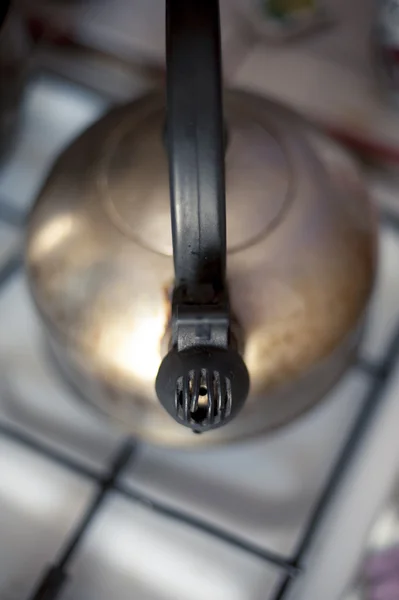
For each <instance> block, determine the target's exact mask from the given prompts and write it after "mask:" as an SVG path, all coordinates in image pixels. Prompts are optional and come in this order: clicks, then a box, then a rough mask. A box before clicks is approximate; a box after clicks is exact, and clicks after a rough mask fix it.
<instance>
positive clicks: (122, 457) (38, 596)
mask: <svg viewBox="0 0 399 600" xmlns="http://www.w3.org/2000/svg"><path fill="white" fill-rule="evenodd" d="M136 449H137V444H136V443H135V442H134V441H133V440H131V439H129V440H127V441H126V442H124V443H123V444H122V446H121V447H120V448H119V450H118V452H117V454H116V456H115V459H114V460H113V461H112V463H111V466H110V468H109V470H108V473H107V475H106V476H105V477H104V478H103V479H102V480H101V481H100V482H99V487H98V490H97V492H96V494H95V496H94V498H93V500H92V502H91V504H90V505H89V507H88V509H87V510H86V512H85V513H84V515H83V517H82V519H81V520H80V522H79V523H78V525H77V527H76V528H75V530H74V531H73V533H72V535H71V537H70V539H69V540H68V541H67V543H66V544H65V546H64V548H63V550H62V551H61V553H60V558H59V559H58V561H57V562H56V564H54V565H52V566H50V567H49V568H48V569H47V571H46V572H45V573H44V576H43V577H42V579H41V581H40V583H39V585H38V587H37V588H36V590H35V592H34V593H33V595H32V596H30V599H31V600H56V598H57V597H58V596H59V594H60V592H61V591H62V589H63V587H64V584H65V583H66V581H67V579H68V574H67V570H66V569H67V566H68V563H69V561H70V560H71V558H72V557H73V554H74V553H75V551H76V550H77V548H78V546H79V544H80V543H81V541H82V539H83V537H84V535H85V534H86V532H87V530H88V529H89V527H90V525H91V523H92V521H93V519H94V518H95V516H96V515H97V513H98V511H99V509H100V508H101V507H102V505H103V503H104V500H105V498H106V496H107V494H108V493H109V492H110V490H112V489H113V488H114V487H115V483H116V480H117V478H118V477H119V475H120V473H121V472H122V471H123V469H124V468H125V467H126V465H127V463H128V462H129V461H130V460H131V459H132V456H133V455H134V453H135V451H136Z"/></svg>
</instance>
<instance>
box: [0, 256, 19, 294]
mask: <svg viewBox="0 0 399 600" xmlns="http://www.w3.org/2000/svg"><path fill="white" fill-rule="evenodd" d="M22 265H23V258H22V256H21V254H20V253H19V252H17V253H15V254H12V255H11V256H10V257H9V258H8V259H7V260H6V262H5V263H4V264H3V266H2V267H1V268H0V289H1V288H4V286H5V285H6V283H8V282H9V280H10V279H11V277H13V275H15V273H16V272H17V271H18V270H19V269H20V268H21V267H22Z"/></svg>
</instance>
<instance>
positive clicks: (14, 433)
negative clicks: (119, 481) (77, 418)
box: [0, 422, 102, 481]
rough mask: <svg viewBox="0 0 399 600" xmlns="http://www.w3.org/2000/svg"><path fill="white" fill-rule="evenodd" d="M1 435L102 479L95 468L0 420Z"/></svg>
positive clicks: (76, 470) (92, 476) (74, 469)
mask: <svg viewBox="0 0 399 600" xmlns="http://www.w3.org/2000/svg"><path fill="white" fill-rule="evenodd" d="M0 435H3V436H4V437H7V438H9V439H11V440H12V441H14V442H17V443H18V444H20V445H22V446H24V447H25V448H29V450H33V451H34V452H37V453H38V454H41V455H42V456H45V457H46V458H48V459H50V460H52V461H53V462H55V463H57V464H59V465H60V466H62V467H65V468H66V469H69V470H70V471H73V472H74V473H76V474H77V475H81V476H83V477H87V478H88V479H94V480H97V481H101V478H102V476H101V473H100V472H96V471H95V470H94V469H91V468H90V467H87V466H86V465H84V464H82V463H80V462H77V461H75V460H74V459H73V458H70V457H69V456H67V455H65V454H64V453H63V452H59V451H58V450H56V449H54V448H50V447H49V446H47V445H46V444H42V443H41V442H39V441H38V440H36V439H35V438H34V437H32V436H31V435H29V434H26V433H24V432H23V431H20V430H19V429H16V428H14V427H12V426H10V425H8V424H4V423H1V422H0Z"/></svg>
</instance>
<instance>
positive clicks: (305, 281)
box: [26, 92, 375, 445]
mask: <svg viewBox="0 0 399 600" xmlns="http://www.w3.org/2000/svg"><path fill="white" fill-rule="evenodd" d="M225 117H226V123H227V129H228V145H227V151H226V184H227V233H228V250H229V252H228V259H227V274H228V284H229V292H230V299H231V305H232V308H233V311H234V317H235V319H236V322H237V337H238V341H239V344H240V348H241V350H242V352H243V356H244V360H245V362H246V365H247V367H248V370H249V372H250V377H251V394H250V398H249V399H248V401H247V404H246V406H245V407H244V409H243V410H242V412H241V413H240V415H239V416H238V417H237V419H236V420H235V421H233V422H232V423H231V424H229V425H227V426H226V427H224V428H222V429H221V430H218V431H215V432H210V433H208V434H206V435H204V436H195V435H192V433H191V432H190V431H187V430H185V429H184V428H182V427H180V426H179V425H177V424H176V423H175V422H173V420H172V419H171V418H170V417H169V416H168V415H167V414H166V413H165V412H164V410H163V409H162V407H161V406H160V405H159V403H158V401H157V399H156V395H155V390H154V380H155V377H156V374H157V370H158V367H159V364H160V361H161V358H162V356H163V355H164V353H165V352H166V350H167V345H168V341H169V332H168V321H169V316H170V297H169V294H170V290H171V286H172V283H173V261H172V256H171V248H172V245H171V233H170V216H169V193H168V184H167V161H166V153H165V149H164V145H163V136H162V132H163V122H164V98H163V95H162V94H160V93H154V94H152V95H149V96H147V97H145V98H143V99H141V100H139V101H136V102H134V103H132V104H130V105H127V106H125V107H122V108H117V109H115V110H113V111H112V112H111V113H109V114H108V115H107V116H105V117H104V118H103V119H101V120H100V121H99V122H98V123H96V124H95V125H94V126H93V127H91V128H90V129H89V130H88V131H86V132H85V133H84V134H83V135H82V136H81V137H80V138H79V139H78V140H76V141H75V142H74V143H73V144H72V145H71V146H70V147H69V148H68V149H67V150H66V151H65V152H64V153H63V154H62V156H61V157H60V158H59V160H58V161H57V163H56V164H55V166H54V169H53V171H52V173H51V174H50V177H49V179H48V180H47V182H46V184H45V185H44V188H43V190H42V192H41V194H40V195H39V198H38V200H37V203H36V205H35V207H34V209H33V211H32V214H31V218H30V223H29V227H28V234H27V243H26V267H27V273H28V278H29V282H30V287H31V290H32V294H33V297H34V300H35V303H36V306H37V308H38V310H39V312H40V314H41V315H42V318H43V321H44V323H45V326H46V328H47V330H48V333H49V340H50V343H51V347H52V349H53V351H54V354H55V356H56V358H57V362H58V363H59V365H60V367H61V369H62V370H63V371H64V373H65V374H66V375H67V379H68V381H70V382H71V383H72V384H73V385H74V387H76V389H77V390H78V391H79V393H80V394H81V395H82V396H84V397H85V398H87V399H88V400H90V401H91V402H92V403H93V404H95V405H97V406H98V407H100V408H101V410H103V411H104V412H105V413H107V414H109V415H111V416H112V417H114V418H117V419H118V420H119V421H120V422H121V423H122V425H123V427H125V428H126V429H127V430H129V431H131V432H133V433H134V434H136V435H141V436H143V437H145V438H147V439H149V440H151V441H153V442H157V443H165V444H175V445H180V444H182V445H184V444H190V445H194V444H195V445H204V444H211V443H219V442H227V441H230V440H234V439H237V438H240V437H247V436H250V435H254V434H259V433H261V432H264V431H267V430H269V429H271V428H273V427H276V426H278V425H281V424H283V423H285V422H287V421H289V420H290V419H291V418H293V417H295V416H296V415H298V414H300V413H301V412H303V411H304V410H306V409H308V408H309V407H311V406H312V405H313V404H314V403H315V402H317V401H318V400H320V399H321V398H322V396H323V395H324V394H325V392H326V391H327V390H328V389H329V388H330V387H331V386H332V385H333V383H334V382H335V381H336V380H337V379H338V377H339V376H340V375H341V373H342V372H343V371H344V369H345V368H346V366H347V365H348V363H349V362H350V359H351V357H352V355H353V352H354V349H355V347H356V344H357V341H358V338H359V334H360V330H361V326H362V322H363V318H364V313H365V309H366V305H367V301H368V298H369V295H370V291H371V288H372V282H373V276H374V269H375V223H374V216H373V211H372V209H371V207H370V205H369V203H368V199H367V194H366V192H365V190H364V187H363V184H362V180H361V178H360V176H359V174H358V172H357V170H356V167H355V165H354V164H353V163H352V161H351V159H350V157H349V156H347V155H346V153H345V152H344V151H343V150H342V149H341V148H339V147H337V146H336V145H335V144H334V143H333V142H331V141H330V140H328V139H326V138H324V137H322V136H321V135H320V134H319V133H318V132H317V131H315V130H313V129H312V128H310V127H309V126H308V125H307V124H305V123H304V122H303V121H302V120H301V119H300V118H299V117H298V116H297V115H295V114H294V113H292V112H291V111H289V110H287V109H285V108H283V107H280V106H278V105H276V104H274V103H272V102H270V101H267V100H264V99H261V98H258V97H256V96H253V95H250V94H246V93H243V92H228V93H226V95H225Z"/></svg>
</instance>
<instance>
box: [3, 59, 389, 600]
mask: <svg viewBox="0 0 399 600" xmlns="http://www.w3.org/2000/svg"><path fill="white" fill-rule="evenodd" d="M83 79H84V77H81V82H80V83H76V82H73V81H71V80H70V79H68V78H67V77H65V76H62V77H61V76H60V75H57V74H55V73H54V69H53V70H51V71H50V70H49V69H46V70H45V69H39V68H38V69H36V70H35V72H34V74H33V75H32V77H31V79H30V81H29V85H28V86H27V90H26V95H25V100H24V106H23V119H22V123H21V128H20V131H19V138H18V140H17V144H16V147H15V150H14V151H13V153H12V155H10V156H9V158H8V159H7V162H6V163H4V164H3V166H2V168H1V171H0V190H1V192H0V480H1V485H0V598H1V600H25V599H26V600H28V599H31V600H39V599H41V600H55V598H58V599H62V600H103V599H104V600H106V599H109V598H110V597H114V598H118V600H125V599H126V600H127V599H129V600H130V599H131V598H132V597H134V598H135V599H137V600H165V599H167V598H170V599H172V598H173V600H179V599H181V600H187V599H190V600H202V599H204V600H205V599H207V600H209V598H211V599H212V600H241V599H242V600H260V599H261V598H262V600H266V599H274V600H277V599H278V598H289V597H291V598H303V599H306V600H312V599H313V598H314V599H315V600H316V599H319V598H323V600H326V599H327V598H331V599H336V598H339V597H340V595H341V594H342V593H343V592H344V589H345V587H346V585H348V584H349V582H350V580H351V578H352V576H353V574H354V572H355V570H356V565H357V562H358V561H359V558H360V555H361V548H362V542H363V539H364V535H365V534H366V533H367V529H368V527H369V525H370V523H371V521H372V519H373V517H374V514H375V511H376V510H377V508H378V506H379V504H380V503H381V502H382V501H383V498H384V497H385V495H386V493H387V490H388V488H389V486H390V485H391V481H392V480H393V478H394V475H395V473H396V470H397V464H398V463H399V436H398V435H397V429H398V428H397V423H398V422H399V403H398V402H397V401H396V394H397V390H398V391H399V363H398V362H397V358H396V357H397V356H398V357H399V302H398V298H399V277H398V269H397V265H398V263H399V201H398V205H397V212H395V204H394V203H392V202H384V203H382V204H383V207H382V208H381V209H380V222H381V225H380V231H381V236H380V269H379V276H378V281H377V284H376V290H375V293H374V298H373V301H372V305H371V314H370V320H369V326H368V330H367V332H366V335H365V338H364V341H363V344H362V348H361V352H360V356H359V359H358V360H357V362H356V364H354V365H353V367H352V368H351V369H350V370H349V371H348V373H347V374H346V375H345V377H344V378H343V379H342V380H341V382H340V383H339V384H338V385H337V386H336V387H335V389H334V390H333V392H332V393H331V394H329V396H328V397H326V398H325V400H324V401H323V402H322V403H320V405H319V406H318V407H316V408H315V409H313V410H312V411H311V412H309V413H308V414H306V415H304V416H303V417H302V418H300V419H298V420H297V421H295V422H294V423H293V424H291V425H290V426H288V427H285V428H284V429H281V430H279V431H276V432H275V433H273V434H270V435H268V436H267V437H262V438H258V439H256V440H254V441H251V442H246V443H239V444H235V445H230V446H226V447H222V448H216V449H212V450H207V451H198V450H196V451H187V450H185V451H184V452H183V451H181V450H171V449H164V448H157V447H152V446H149V445H147V444H143V443H140V442H139V441H136V440H132V439H126V438H125V437H123V435H122V434H121V432H120V431H119V430H117V429H116V428H115V427H114V426H113V425H112V424H110V423H109V422H107V421H106V420H105V419H104V417H101V416H100V415H98V414H97V413H96V412H93V410H92V409H90V408H89V407H87V406H86V405H85V404H83V403H81V402H80V400H79V399H77V398H76V397H75V396H74V395H73V393H72V392H71V391H70V390H69V389H67V388H66V387H65V386H64V384H63V383H62V381H61V380H60V379H59V377H58V374H57V372H56V371H55V370H54V367H53V365H52V362H51V361H50V360H49V358H48V356H47V353H46V348H45V344H44V341H43V338H42V330H41V326H40V324H39V322H38V320H37V318H36V314H35V312H34V309H33V306H32V301H31V299H30V297H29V294H28V290H27V284H26V279H25V276H24V272H23V266H22V247H23V230H24V220H25V216H26V214H27V211H28V210H29V207H30V206H31V204H32V201H33V199H34V197H35V195H36V193H37V191H38V189H39V188H40V186H41V185H42V183H43V181H44V179H45V176H46V173H47V172H48V170H49V168H50V166H51V163H52V161H53V160H54V158H55V157H56V155H57V153H58V152H59V151H60V150H61V149H62V148H63V147H64V146H65V145H66V144H67V143H68V142H69V141H70V140H71V139H72V138H73V137H74V136H76V135H77V134H78V133H79V132H80V131H81V130H82V129H83V128H85V127H86V126H88V125H89V124H90V123H91V122H93V121H94V120H95V119H97V118H98V117H99V116H100V115H101V114H102V113H103V112H104V111H106V110H107V108H108V107H109V106H110V105H111V104H112V103H113V102H115V101H118V100H120V99H121V95H120V94H119V96H118V94H117V93H116V96H118V97H116V96H115V97H113V96H112V93H109V94H108V93H105V92H104V90H103V89H102V90H101V92H100V91H98V90H97V91H96V90H93V89H91V88H90V87H89V86H85V85H84V84H83V82H82V80H83ZM111 87H112V86H111ZM134 87H135V86H132V85H130V87H129V95H131V94H132V93H133V91H134V92H135V93H139V92H140V91H141V90H142V89H143V82H142V81H141V80H140V81H138V82H137V86H136V88H135V90H133V88H134ZM116 88H117V86H115V87H114V91H115V90H116ZM132 90H133V91H132ZM372 187H373V193H374V194H375V195H376V196H378V197H381V196H384V194H385V196H386V195H387V192H386V190H385V191H384V190H383V191H381V189H380V187H381V186H379V185H375V184H373V186H372ZM391 195H392V193H391ZM393 195H394V194H393ZM395 460H396V463H395Z"/></svg>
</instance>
